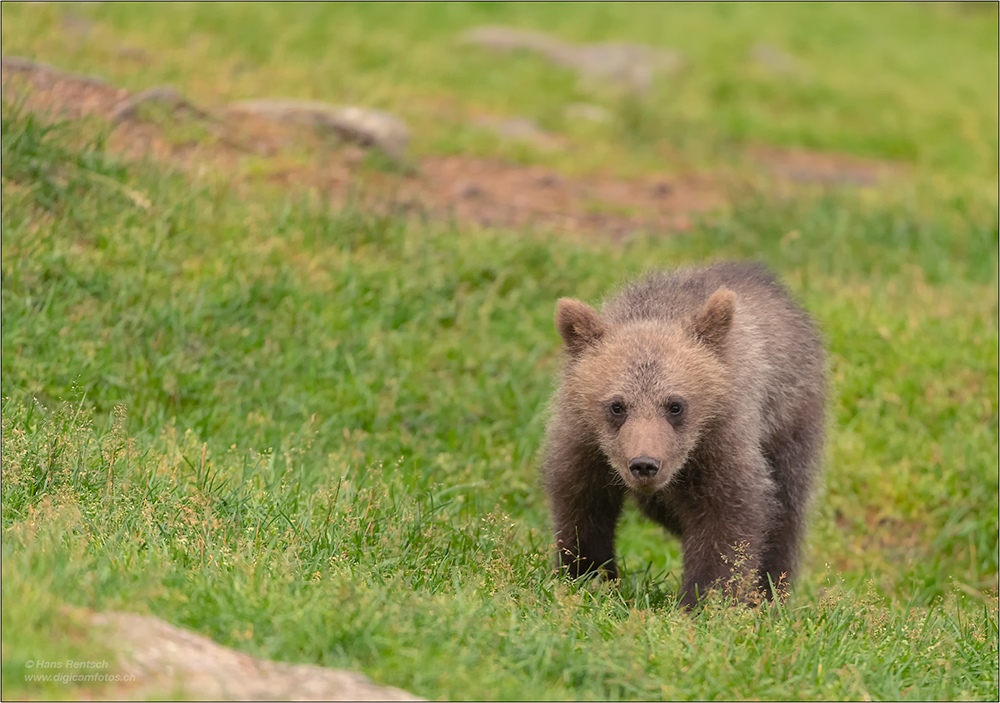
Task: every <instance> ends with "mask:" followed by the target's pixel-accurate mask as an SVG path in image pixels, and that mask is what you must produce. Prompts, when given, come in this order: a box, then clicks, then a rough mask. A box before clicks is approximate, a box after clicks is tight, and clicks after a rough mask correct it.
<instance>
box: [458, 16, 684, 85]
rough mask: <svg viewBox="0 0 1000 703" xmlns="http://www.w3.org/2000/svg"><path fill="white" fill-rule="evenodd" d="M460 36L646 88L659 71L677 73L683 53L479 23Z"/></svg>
mask: <svg viewBox="0 0 1000 703" xmlns="http://www.w3.org/2000/svg"><path fill="white" fill-rule="evenodd" d="M459 40H460V41H461V42H463V43H466V44H474V45H477V46H482V47H486V48H488V49H493V50H496V51H512V50H515V49H525V50H528V51H533V52H535V53H537V54H541V55H542V56H544V57H545V58H547V59H548V60H549V61H551V62H552V63H555V64H557V65H560V66H565V67H567V68H570V69H573V70H575V71H576V72H577V73H578V74H579V75H580V76H581V77H583V78H586V79H597V80H603V81H608V82H611V83H614V84H616V85H624V86H626V87H628V88H631V89H633V90H638V91H642V90H646V89H647V88H649V86H650V85H651V84H652V81H653V79H654V78H655V77H656V76H657V75H660V74H665V75H669V74H673V73H676V72H677V71H678V70H680V68H681V67H682V65H683V59H682V58H681V55H680V54H679V53H677V52H676V51H672V50H669V49H658V48H655V47H652V46H646V45H644V44H626V43H601V44H571V43H568V42H564V41H561V40H559V39H556V38H554V37H550V36H549V35H547V34H543V33H541V32H532V31H528V30H523V29H515V28H512V27H499V26H487V27H477V28H475V29H471V30H469V31H467V32H464V33H463V34H462V35H460V37H459Z"/></svg>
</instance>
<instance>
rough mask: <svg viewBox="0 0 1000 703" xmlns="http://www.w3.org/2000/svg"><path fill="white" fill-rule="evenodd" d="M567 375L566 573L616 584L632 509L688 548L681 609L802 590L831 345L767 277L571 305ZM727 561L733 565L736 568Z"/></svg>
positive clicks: (704, 280) (562, 306) (705, 279)
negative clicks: (730, 590) (618, 540)
mask: <svg viewBox="0 0 1000 703" xmlns="http://www.w3.org/2000/svg"><path fill="white" fill-rule="evenodd" d="M555 321H556V327H557V329H558V331H559V334H560V335H561V336H562V338H563V342H564V348H565V360H564V367H563V371H562V377H561V379H560V384H559V387H558V390H557V391H556V394H555V397H554V399H553V410H554V412H553V416H552V419H551V420H550V422H549V426H548V432H547V438H546V448H545V457H544V465H543V473H544V482H545V487H546V490H547V492H548V495H549V498H550V501H551V504H552V516H553V521H554V523H555V530H556V546H557V551H558V554H559V563H560V568H562V569H564V570H566V571H568V573H569V574H570V575H571V576H573V577H576V576H580V575H582V574H585V573H589V572H595V571H598V570H601V571H603V572H604V573H605V574H606V575H608V576H610V577H611V578H615V577H617V574H618V572H617V567H616V566H615V554H614V536H615V525H616V523H617V521H618V517H619V515H620V513H621V509H622V503H623V501H624V499H625V496H626V495H631V496H633V497H634V498H635V499H636V501H637V502H638V504H639V507H640V509H641V510H642V512H643V513H645V514H646V515H647V516H648V517H650V518H651V519H653V520H655V521H657V522H659V523H660V524H661V525H663V526H664V527H665V528H666V529H667V530H669V531H670V532H672V533H674V534H676V535H677V536H678V537H679V538H680V540H681V547H682V549H683V555H684V574H683V578H682V582H681V603H682V604H683V605H685V606H689V607H690V606H692V605H695V604H696V603H697V602H698V599H699V597H701V596H704V595H705V594H706V593H707V592H708V591H709V590H710V589H712V588H713V587H716V586H719V585H720V584H721V583H722V582H725V581H726V580H727V579H728V578H729V577H730V576H731V569H732V564H733V563H734V558H735V557H736V550H735V549H734V547H735V546H736V545H741V548H742V549H744V550H745V552H744V556H745V557H747V559H745V560H744V562H743V563H744V564H745V569H746V570H747V573H748V574H749V573H753V574H756V579H757V581H756V584H757V587H758V588H759V589H761V590H763V591H764V594H765V595H766V596H768V597H772V596H773V594H772V593H771V589H770V587H769V585H770V584H772V583H773V584H778V583H779V581H780V580H784V581H786V582H787V580H789V579H791V578H792V575H793V574H794V572H795V566H796V561H797V557H798V551H799V542H800V539H801V537H802V533H803V530H804V527H805V518H806V516H805V512H806V508H807V506H808V503H809V498H810V494H811V491H812V488H813V486H814V484H815V483H816V478H817V476H818V474H819V468H820V455H821V453H822V445H823V431H824V425H825V418H824V412H825V406H826V398H825V385H826V383H825V372H824V365H825V362H824V355H823V346H822V343H821V340H820V336H819V333H818V331H817V329H816V327H815V325H814V323H813V321H812V319H811V318H810V317H809V315H808V314H807V313H806V312H805V311H803V310H802V308H800V307H799V306H798V305H796V304H795V303H794V302H793V301H792V299H791V298H790V296H789V294H788V293H787V292H786V290H785V289H784V287H783V286H782V285H781V284H780V283H778V281H777V280H776V279H775V277H774V275H773V274H772V273H771V272H770V271H769V270H768V269H767V268H766V267H764V266H763V265H760V264H753V263H717V264H713V265H711V266H708V267H704V268H692V269H683V270H679V271H675V272H672V273H656V274H653V275H650V276H648V277H646V278H645V279H644V280H642V281H640V282H638V283H634V284H632V285H630V286H627V287H626V288H625V289H624V290H622V291H621V292H620V293H619V294H618V295H616V296H614V297H612V298H611V299H609V300H608V301H607V302H605V304H604V305H603V308H602V310H601V313H600V314H598V313H597V311H595V310H594V309H593V308H591V307H590V306H588V305H586V304H585V303H582V302H580V301H579V300H574V299H571V298H562V299H560V300H559V302H558V304H557V306H556V314H555ZM727 562H728V563H727Z"/></svg>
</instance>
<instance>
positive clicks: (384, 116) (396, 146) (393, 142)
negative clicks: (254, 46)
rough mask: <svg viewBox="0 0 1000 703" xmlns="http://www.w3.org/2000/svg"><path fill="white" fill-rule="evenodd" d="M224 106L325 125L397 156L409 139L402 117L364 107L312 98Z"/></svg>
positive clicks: (346, 136) (350, 139)
mask: <svg viewBox="0 0 1000 703" xmlns="http://www.w3.org/2000/svg"><path fill="white" fill-rule="evenodd" d="M226 110H227V111H228V112H231V113H242V114H248V115H253V116H255V117H260V118H264V119H271V120H276V121H278V122H286V123H292V124H307V125H313V126H315V127H318V128H320V129H328V130H330V131H333V132H335V133H336V134H338V135H339V136H341V137H342V138H344V139H346V140H348V141H352V142H356V143H358V144H360V145H362V146H375V147H378V148H380V149H381V150H382V151H384V152H385V153H386V154H388V155H389V156H391V157H393V158H395V159H398V160H402V159H403V158H404V156H405V154H406V147H407V145H408V144H409V142H410V129H409V127H407V125H406V123H405V122H403V121H402V120H401V119H399V118H398V117H396V116H394V115H390V114H389V113H387V112H382V111H380V110H370V109H368V108H363V107H354V106H347V107H341V106H336V105H330V104H328V103H323V102H317V101H311V100H280V99H278V100H271V99H263V100H246V101H243V102H238V103H231V104H230V105H229V106H227V108H226Z"/></svg>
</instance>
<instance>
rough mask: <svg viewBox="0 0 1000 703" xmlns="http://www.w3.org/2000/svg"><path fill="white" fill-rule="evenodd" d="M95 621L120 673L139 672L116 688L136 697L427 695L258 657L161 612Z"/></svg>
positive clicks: (391, 697) (384, 697)
mask: <svg viewBox="0 0 1000 703" xmlns="http://www.w3.org/2000/svg"><path fill="white" fill-rule="evenodd" d="M91 622H92V623H93V625H95V626H96V627H97V628H99V629H100V630H102V631H103V634H104V636H105V638H106V639H107V643H108V644H109V645H110V646H111V647H112V648H113V650H114V651H115V652H116V653H117V654H118V658H119V661H118V663H117V667H118V671H116V672H115V673H119V674H122V675H125V676H129V675H133V676H134V677H135V678H134V683H129V684H125V688H123V689H122V690H120V691H118V692H117V693H118V695H119V696H121V695H124V696H126V697H128V698H132V699H134V700H150V699H154V700H155V699H158V698H159V697H160V696H162V695H164V694H168V695H171V696H173V695H175V694H176V692H177V689H178V687H180V690H181V692H182V693H183V694H185V695H186V696H189V697H190V698H191V699H192V700H245V701H258V700H279V701H280V700H286V701H323V700H326V701H417V700H423V699H421V698H417V697H416V696H413V695H411V694H410V693H407V692H406V691H403V690H401V689H398V688H392V687H388V686H378V685H376V684H374V683H372V682H371V680H369V679H368V678H367V677H365V676H362V675H361V674H358V673H355V672H353V671H344V670H342V669H328V668H326V667H323V666H316V665H313V664H288V663H285V662H275V661H266V660H263V659H257V658H256V657H252V656H250V655H249V654H244V653H242V652H237V651H236V650H234V649H230V648H229V647H223V646H222V645H220V644H217V643H216V642H213V641H212V640H210V639H208V638H207V637H202V636H201V635H196V634H195V633H193V632H188V631H186V630H181V629H179V628H176V627H174V626H173V625H170V624H168V623H166V622H164V621H163V620H160V619H159V618H154V617H150V616H145V615H136V614H134V613H115V612H108V613H97V614H95V615H93V616H92V619H91Z"/></svg>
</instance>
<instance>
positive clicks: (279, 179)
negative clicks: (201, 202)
mask: <svg viewBox="0 0 1000 703" xmlns="http://www.w3.org/2000/svg"><path fill="white" fill-rule="evenodd" d="M2 74H3V85H4V91H5V93H6V94H16V95H18V96H19V97H22V96H23V99H24V100H25V102H26V106H27V107H28V108H29V109H31V110H35V111H46V112H49V113H51V114H53V115H55V116H62V117H67V118H78V117H83V116H86V115H94V116H97V117H99V118H101V119H105V120H108V121H109V122H112V123H113V131H112V133H111V136H110V138H109V140H108V148H109V149H110V150H111V151H113V152H116V153H119V154H122V155H123V156H125V157H127V158H143V157H152V158H154V159H158V160H161V161H165V162H168V163H171V164H174V165H176V166H179V167H180V168H182V169H184V170H188V171H192V172H203V171H205V170H206V169H207V170H210V171H215V172H221V173H224V174H226V176H227V177H230V178H232V179H233V180H235V181H242V182H253V181H261V180H263V181H266V182H270V183H274V184H277V185H281V186H288V187H301V188H309V189H314V190H315V191H316V192H317V193H319V194H320V195H321V196H322V197H326V198H329V199H330V200H331V201H332V202H333V203H334V204H337V205H340V204H343V203H345V202H347V201H348V200H354V201H357V200H358V198H359V194H363V195H364V198H363V200H364V201H365V202H366V203H367V205H368V206H370V207H372V208H382V209H383V210H385V209H389V210H391V211H394V212H397V213H412V214H418V215H420V216H422V217H425V218H429V219H432V220H444V221H455V222H457V223H458V224H459V225H462V226H469V225H472V226H485V227H518V228H520V227H534V228H540V229H544V230H552V231H559V232H566V233H574V234H592V235H598V236H602V237H607V236H610V237H613V238H615V239H619V238H622V237H625V236H627V235H629V234H632V233H635V232H646V233H649V234H653V235H657V234H663V233H670V232H676V231H681V230H685V229H688V228H690V227H691V226H692V223H693V221H694V219H695V218H696V217H697V216H698V215H700V214H703V213H707V212H710V211H713V210H717V209H719V208H722V207H725V205H726V203H727V200H728V198H727V192H729V191H730V187H729V186H728V185H727V184H730V185H731V184H733V183H736V182H738V181H739V180H740V179H741V178H744V177H746V176H748V175H749V176H751V177H755V176H757V177H759V176H760V175H764V176H765V177H768V178H771V179H775V180H777V181H779V182H783V183H785V184H788V185H790V186H793V187H794V186H795V185H800V184H805V185H811V184H819V185H821V186H829V185H851V186H858V185H861V186H870V185H873V184H875V183H876V182H878V181H879V180H881V179H882V178H883V177H885V176H887V175H892V174H894V173H898V172H899V171H900V169H899V167H898V166H894V165H890V164H885V163H882V162H876V161H870V160H864V159H858V158H855V157H850V156H846V155H839V154H821V153H816V152H811V151H807V150H802V149H793V150H789V149H776V148H771V147H760V148H754V149H750V150H749V152H748V153H749V159H748V160H747V163H748V164H749V165H750V171H751V173H749V174H747V173H743V174H742V176H739V177H735V176H734V174H735V173H736V170H735V167H734V169H733V172H732V173H729V174H728V175H726V174H723V173H721V172H719V173H713V174H702V175H699V174H691V175H687V176H683V177H678V176H676V175H666V174H661V175H655V174H654V175H648V176H645V177H641V178H635V179H630V180H623V179H615V178H609V177H605V176H600V175H595V176H589V177H575V178H574V177H567V176H564V175H561V174H558V173H556V172H555V171H553V170H551V169H546V168H544V167H540V166H522V165H517V164H511V163H506V162H503V161H499V160H495V159H477V158H470V157H467V156H462V155H455V156H426V157H423V158H421V159H419V161H416V162H413V163H412V167H410V168H407V167H400V162H399V160H398V159H396V160H391V159H390V160H389V162H382V163H380V162H379V160H378V159H377V158H373V157H376V156H377V154H375V153H373V152H372V151H364V150H362V149H360V148H359V147H358V146H356V145H352V144H351V143H350V142H349V141H344V140H342V139H337V137H336V136H331V135H330V134H329V133H323V131H322V130H320V129H318V128H317V126H316V125H315V124H302V123H294V122H295V121H292V122H293V123H289V121H288V120H273V119H267V118H266V116H262V115H255V114H248V113H247V112H246V111H240V110H232V109H225V108H219V109H209V108H204V107H196V106H193V105H192V104H191V103H190V102H189V101H187V100H185V99H184V98H183V97H182V96H180V95H179V94H177V93H175V92H171V91H167V93H168V94H167V97H168V98H169V99H164V98H163V95H161V93H164V91H165V90H166V89H165V88H159V89H156V90H154V91H152V93H153V94H154V95H153V97H156V98H157V99H156V100H149V99H148V97H149V96H146V99H143V96H144V95H145V94H146V93H150V91H146V92H145V93H139V94H135V95H132V94H130V93H129V92H128V91H125V90H121V89H118V88H115V87H114V86H111V85H109V84H107V83H105V82H103V81H101V80H100V79H95V78H92V77H89V76H81V75H78V74H73V73H68V72H64V71H61V70H59V69H57V68H55V67H52V66H49V65H47V64H40V63H35V62H31V61H26V60H24V59H17V58H14V57H5V58H4V59H3V71H2ZM157 91H159V92H157ZM9 97H12V96H10V95H9ZM144 108H145V109H147V112H146V114H144V113H143V109H144ZM149 110H152V111H153V112H152V114H150V113H149ZM157 110H159V112H157ZM560 139H562V137H560ZM355 141H356V140H355Z"/></svg>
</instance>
